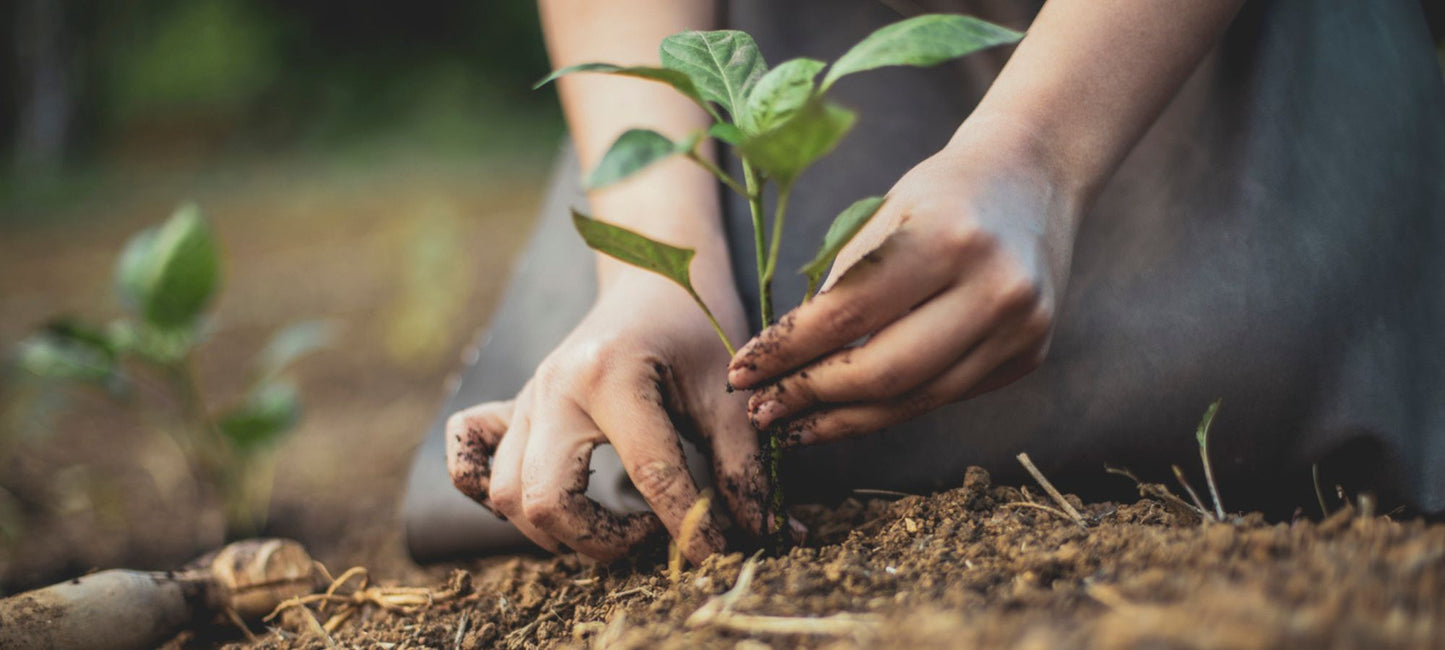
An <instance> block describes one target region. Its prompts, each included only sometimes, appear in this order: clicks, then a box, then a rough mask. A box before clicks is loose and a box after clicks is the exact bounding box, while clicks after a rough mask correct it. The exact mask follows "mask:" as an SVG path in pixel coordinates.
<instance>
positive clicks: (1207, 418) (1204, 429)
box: [1194, 400, 1224, 521]
mask: <svg viewBox="0 0 1445 650" xmlns="http://www.w3.org/2000/svg"><path fill="white" fill-rule="evenodd" d="M1221 402H1223V400H1214V403H1213V404H1210V405H1209V408H1208V409H1206V410H1205V411H1204V418H1203V419H1201V420H1200V421H1199V429H1198V430H1197V431H1196V432H1195V433H1194V437H1195V439H1197V440H1198V441H1199V460H1200V462H1201V463H1203V465H1204V480H1205V482H1207V483H1209V496H1210V498H1212V499H1214V519H1215V520H1216V521H1224V503H1223V502H1222V501H1220V500H1219V485H1218V484H1216V483H1215V482H1214V466H1213V465H1211V464H1210V462H1209V427H1210V426H1211V425H1213V424H1214V416H1215V414H1217V413H1219V404H1220V403H1221Z"/></svg>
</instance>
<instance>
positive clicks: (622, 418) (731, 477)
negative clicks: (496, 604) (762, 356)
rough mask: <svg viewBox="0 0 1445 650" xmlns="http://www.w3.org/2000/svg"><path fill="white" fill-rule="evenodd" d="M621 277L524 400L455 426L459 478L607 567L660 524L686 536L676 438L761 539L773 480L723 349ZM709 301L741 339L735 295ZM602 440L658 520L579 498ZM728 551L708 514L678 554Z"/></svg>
mask: <svg viewBox="0 0 1445 650" xmlns="http://www.w3.org/2000/svg"><path fill="white" fill-rule="evenodd" d="M626 273H628V274H629V277H626V278H622V279H618V280H617V281H614V282H612V283H610V285H609V286H608V287H606V288H604V289H603V290H602V292H601V293H600V294H599V297H598V299H597V302H596V303H595V304H594V306H593V308H592V309H591V311H590V312H588V314H587V315H586V317H585V318H583V320H582V322H581V323H580V324H579V325H578V326H577V327H576V329H574V330H573V331H572V332H571V334H569V335H568V337H567V338H566V339H565V340H564V341H563V342H562V344H561V345H559V346H558V347H557V348H556V349H555V350H554V351H553V352H552V353H551V354H550V355H549V356H548V357H547V359H546V360H545V361H543V362H542V364H541V365H540V366H539V367H538V368H537V371H536V373H535V374H534V375H533V377H532V379H531V380H530V381H529V382H528V383H527V385H526V387H525V388H523V389H522V391H521V393H519V394H518V395H517V397H516V399H514V400H512V401H508V402H493V403H488V404H482V405H479V406H476V407H473V408H471V409H468V410H465V411H461V412H459V413H457V414H456V415H454V416H452V418H451V420H450V421H449V422H448V425H447V432H446V436H447V467H448V471H449V472H450V473H451V476H452V481H453V482H454V483H455V484H456V486H457V487H458V488H459V489H460V490H461V491H462V492H463V493H465V494H467V495H468V496H469V497H471V498H472V499H474V500H476V501H478V502H480V503H482V504H483V505H486V506H487V507H489V508H491V509H492V510H493V511H494V512H496V513H497V514H499V515H501V516H503V517H505V518H507V519H508V520H509V521H511V522H512V523H513V524H515V525H516V526H517V528H518V529H519V530H521V531H522V532H523V533H525V534H526V535H527V536H528V537H529V538H531V539H532V540H533V541H535V542H536V543H537V544H539V545H541V546H542V547H544V548H546V549H548V550H551V551H554V552H560V551H563V550H565V548H571V549H575V550H577V551H579V552H581V553H583V554H586V555H588V556H591V557H594V558H597V559H600V560H604V561H605V560H612V559H616V558H618V557H621V556H622V555H624V554H625V553H626V552H627V551H628V550H629V549H631V548H632V547H634V546H636V545H637V544H638V543H640V542H641V541H643V540H644V539H645V538H647V537H649V536H651V535H652V534H653V533H655V532H657V531H658V528H659V524H660V525H661V526H664V527H666V529H667V531H668V532H669V533H671V534H672V536H673V537H674V538H677V537H678V536H679V534H680V532H681V530H682V528H683V519H684V517H685V515H686V514H687V512H688V510H689V509H690V508H691V507H692V506H693V504H694V503H696V502H697V501H698V498H699V490H698V487H697V485H696V483H695V482H694V480H693V477H692V475H691V474H690V473H689V472H688V469H687V465H686V463H685V461H684V458H683V449H682V446H681V444H680V442H679V440H680V438H679V436H680V435H681V436H682V437H686V438H688V439H689V440H690V441H692V442H694V443H696V444H697V445H698V446H699V447H700V448H703V449H705V450H706V451H708V452H709V454H710V456H711V458H712V462H713V471H714V478H715V480H716V483H717V485H718V489H719V491H720V492H721V493H722V495H723V497H724V499H725V500H726V501H727V503H728V505H729V507H730V509H731V511H732V515H733V518H734V519H735V520H736V521H737V522H739V523H740V524H741V525H742V526H743V528H745V529H747V530H748V531H750V532H752V533H757V532H758V530H759V527H760V526H761V524H762V520H763V516H762V496H761V495H762V494H764V492H765V491H766V484H765V482H764V476H763V473H762V471H761V467H760V465H759V453H758V438H757V434H756V433H755V432H754V431H753V429H752V427H751V426H750V425H749V424H748V421H747V418H746V415H745V412H744V399H745V395H744V394H743V393H729V392H727V390H726V383H725V374H726V371H727V361H728V355H727V351H726V350H725V349H724V348H723V346H722V345H721V344H720V343H719V342H718V339H717V334H716V333H715V332H714V331H713V329H712V327H711V326H710V325H709V324H708V321H707V320H706V318H705V317H704V316H703V315H702V314H701V313H700V312H699V310H698V309H697V306H696V305H694V304H693V303H692V301H691V300H690V299H689V298H688V296H687V294H686V293H684V292H683V291H682V290H681V289H679V288H678V287H676V286H674V285H672V284H670V283H668V281H667V280H665V279H662V278H660V277H657V276H653V275H650V274H646V273H644V272H642V271H635V270H633V271H627V272H626ZM716 293H724V292H721V291H720V292H716ZM709 302H710V303H711V304H712V305H713V309H714V310H715V311H716V312H717V315H718V317H719V320H720V321H721V322H722V323H723V327H725V328H727V329H728V330H729V331H730V332H731V334H732V335H733V336H737V335H738V334H739V333H741V332H745V331H746V329H745V327H744V325H743V316H742V313H743V312H742V307H741V304H740V303H739V300H738V297H737V295H736V294H733V295H732V296H730V297H729V296H719V295H713V296H709ZM601 443H610V444H611V445H612V446H613V447H615V448H616V450H617V453H618V456H619V457H621V459H622V463H623V466H624V468H625V469H626V471H627V474H628V476H629V477H631V479H632V481H633V483H634V484H635V485H636V486H637V489H638V490H639V491H640V492H641V494H642V496H643V497H644V498H645V499H646V500H647V503H648V504H649V505H650V506H651V507H652V511H653V512H652V513H640V514H632V515H620V514H618V513H615V512H612V511H610V510H608V509H606V508H604V507H603V506H602V505H600V504H598V503H597V502H595V501H592V500H591V499H589V498H588V497H586V496H585V495H584V494H583V492H584V491H585V490H586V488H587V481H588V474H589V468H588V465H589V462H590V459H591V454H592V449H593V447H595V446H596V445H598V444H601ZM654 513H655V514H654ZM722 548H723V536H722V533H721V530H720V527H719V525H718V522H717V521H716V520H715V518H714V517H713V516H712V514H711V513H709V514H708V515H706V516H704V517H703V520H702V521H701V524H700V525H699V526H698V527H697V529H696V532H695V533H694V534H692V535H691V536H690V538H689V539H688V541H687V544H686V547H685V548H684V549H683V551H684V553H685V554H686V556H687V557H688V558H689V559H691V560H693V561H701V559H702V558H704V557H706V556H707V555H708V554H710V553H713V552H717V551H721V550H722Z"/></svg>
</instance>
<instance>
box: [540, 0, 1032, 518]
mask: <svg viewBox="0 0 1445 650" xmlns="http://www.w3.org/2000/svg"><path fill="white" fill-rule="evenodd" d="M1022 36H1023V34H1020V33H1018V32H1015V31H1012V30H1009V29H1005V28H1003V27H1000V26H998V25H994V24H991V23H988V22H985V21H982V20H979V19H977V18H973V17H970V16H958V15H943V14H927V15H922V16H917V17H914V18H910V19H907V20H903V21H900V22H897V23H894V24H892V25H888V26H886V27H883V28H881V29H879V30H878V31H876V32H874V33H872V34H871V35H869V36H868V37H866V38H864V39H863V40H862V41H860V42H859V43H858V44H857V45H854V46H853V48H852V49H850V50H848V51H847V52H846V53H844V54H843V56H841V57H839V59H838V60H837V61H835V62H834V63H833V64H832V66H831V67H829V66H828V64H827V63H825V62H823V61H818V60H816V59H810V58H798V59H792V60H790V61H786V62H783V63H781V64H779V65H778V66H777V67H775V68H772V69H771V70H770V69H769V68H768V64H767V62H766V61H764V59H763V56H762V53H761V52H760V51H759V50H758V46H757V44H756V43H755V42H754V41H753V38H752V37H751V36H749V35H748V34H747V33H745V32H741V31H737V30H718V31H689V32H682V33H680V34H674V35H672V36H669V37H667V38H666V39H664V40H663V41H662V44H661V47H660V58H661V61H662V67H648V66H618V65H613V64H610V63H583V64H580V65H574V66H570V67H567V68H563V69H561V70H557V71H556V72H553V73H552V74H550V75H548V76H547V77H546V78H545V79H542V80H541V81H540V82H538V83H537V87H541V86H543V85H545V84H547V83H549V82H551V81H553V80H555V79H557V78H559V77H562V76H564V75H568V74H573V73H601V74H614V75H622V76H628V77H634V78H638V79H644V80H648V81H654V82H659V83H663V84H666V85H668V86H670V87H672V88H673V89H674V90H676V91H678V92H679V93H682V95H683V96H685V97H687V98H688V99H691V100H692V101H693V102H694V103H696V104H697V105H698V106H700V107H702V109H703V110H705V111H707V113H708V115H709V116H711V117H712V119H713V121H714V124H712V125H711V126H710V127H709V128H707V129H705V130H702V131H699V132H697V133H693V134H691V135H689V136H688V137H686V138H684V139H682V140H680V141H676V142H674V141H672V140H671V139H669V138H668V137H666V136H664V135H662V134H660V133H657V132H655V131H651V130H647V129H633V130H629V131H627V132H626V133H623V134H622V135H621V136H620V137H618V138H617V140H616V141H615V142H613V144H612V146H611V147H610V148H609V150H608V151H607V153H606V154H605V155H603V157H602V160H601V161H600V162H599V163H598V165H597V168H596V169H594V170H592V171H591V173H590V174H588V177H587V187H588V188H589V189H597V188H601V187H605V186H608V185H611V184H613V183H617V182H620V181H622V180H624V179H626V178H628V177H630V176H631V175H633V174H636V173H638V172H640V171H642V170H644V169H646V168H648V167H649V166H651V165H652V164H654V163H657V162H659V161H662V160H664V159H667V158H670V157H672V156H682V157H684V158H686V159H688V160H691V161H692V162H694V163H696V164H697V165H699V166H701V167H703V168H704V169H706V170H707V171H708V173H710V174H712V175H713V176H715V177H717V179H718V181H719V182H720V183H722V185H724V186H725V187H727V188H728V189H730V190H732V191H734V192H737V193H738V194H739V195H741V196H742V197H744V198H746V199H747V202H748V208H749V212H750V214H751V218H752V227H753V247H754V251H753V252H754V256H755V259H756V262H757V278H758V296H759V305H758V308H759V314H760V316H761V318H760V320H761V322H760V327H761V328H764V329H765V328H767V327H768V326H770V325H772V323H773V293H772V281H773V278H774V275H775V274H776V272H777V264H778V254H779V250H780V247H781V244H782V233H783V224H784V222H785V221H786V217H787V208H788V197H789V195H790V194H791V193H792V190H793V188H794V186H795V184H796V182H797V180H798V178H799V177H800V176H801V175H802V174H803V172H804V171H806V170H807V169H808V168H809V167H810V166H812V165H813V163H815V162H817V161H818V160H819V159H821V158H822V157H823V156H826V155H827V154H829V153H830V152H832V151H833V150H834V149H835V148H836V147H837V146H838V143H839V142H841V141H842V139H843V137H844V136H846V135H847V134H848V132H849V131H850V130H851V129H852V128H853V126H854V125H855V124H856V123H857V120H858V116H857V114H856V113H855V112H854V111H852V110H850V109H848V108H844V107H843V106H840V105H838V104H836V103H834V102H832V101H831V100H829V99H828V97H827V94H828V91H829V89H831V88H832V87H833V84H834V83H836V82H837V81H838V80H839V79H842V78H843V77H845V76H848V75H851V74H856V73H859V72H864V71H867V70H873V69H876V68H881V67H887V66H919V67H922V66H932V65H937V64H940V63H944V62H946V61H950V60H953V59H956V58H959V57H962V56H965V55H968V54H971V53H973V52H977V51H979V50H983V49H986V48H990V47H995V46H998V45H1006V44H1010V43H1014V42H1017V41H1018V40H1019V39H1020V38H1022ZM824 69H827V73H826V74H824V75H823V79H822V81H821V83H818V82H817V81H816V79H817V77H818V75H819V74H820V73H823V71H824ZM709 137H710V138H713V139H715V140H717V141H719V142H722V143H724V144H727V145H730V146H731V148H732V151H733V153H734V154H735V155H737V156H738V158H739V159H740V162H741V169H742V179H741V180H739V179H737V178H735V177H734V176H732V175H731V174H730V173H728V172H726V171H724V170H723V169H722V168H721V167H719V166H718V165H717V164H715V163H713V162H712V161H711V160H708V159H707V158H706V157H705V156H703V155H701V154H699V153H698V144H699V143H700V142H701V141H702V139H704V138H709ZM769 186H772V188H773V190H774V191H773V197H774V205H773V214H772V218H771V223H769V222H768V215H767V214H766V213H765V210H764V203H765V195H766V193H767V189H768V187H769ZM883 202H884V197H868V198H864V199H861V200H859V201H857V202H856V203H854V204H853V205H852V206H850V207H848V209H846V210H844V211H843V212H842V213H841V214H839V215H838V217H837V218H836V219H835V220H834V223H833V225H832V227H830V228H829V229H828V233H827V236H825V237H824V241H823V243H822V246H821V247H820V249H819V251H818V253H817V255H816V256H815V257H814V258H813V259H812V261H810V262H809V263H808V264H807V265H806V266H804V267H803V268H802V269H801V270H800V271H799V272H800V273H801V274H803V275H804V276H805V277H806V278H807V282H808V290H807V293H806V294H805V296H804V300H807V299H808V298H809V297H811V296H812V294H813V293H814V292H815V291H816V290H817V288H818V283H819V281H820V280H821V279H822V277H823V276H824V274H826V273H827V271H828V269H829V267H831V266H832V264H833V260H834V259H835V258H837V256H838V253H839V251H841V250H842V249H843V247H844V246H846V245H847V244H848V242H849V241H850V240H852V238H853V237H854V235H856V234H857V233H858V231H860V230H861V229H862V228H863V226H865V225H866V224H867V223H868V220H869V219H871V218H872V217H873V215H874V214H876V213H877V212H878V210H879V209H880V208H881V207H882V205H883ZM573 221H574V223H575V224H576V226H577V229H578V231H579V232H581V234H582V236H583V239H585V240H586V242H587V245H588V246H590V247H592V248H593V249H594V250H596V251H598V252H600V253H603V254H605V255H610V256H612V257H615V258H617V259H619V260H621V261H623V262H626V263H628V264H633V265H635V266H639V267H642V268H644V269H647V270H650V271H653V272H656V273H658V274H661V275H663V276H664V277H666V278H668V279H669V280H672V281H673V282H675V283H677V284H678V285H680V286H681V287H682V288H683V289H685V290H686V291H687V292H688V294H689V295H690V296H692V298H693V300H694V301H696V302H697V303H698V305H699V307H701V308H702V310H703V312H704V313H705V314H707V316H708V319H709V321H711V322H712V324H713V327H714V329H716V330H717V333H718V337H719V338H720V339H722V341H723V345H724V346H726V347H727V349H728V352H729V353H730V354H731V353H733V352H734V351H735V349H734V347H733V344H732V342H731V341H729V340H728V337H727V334H726V333H725V332H724V331H723V330H722V328H721V327H719V326H718V323H717V321H716V319H714V318H713V316H712V313H711V311H710V310H708V308H707V305H705V304H704V303H703V301H702V299H701V298H700V297H699V296H698V294H697V291H695V290H694V289H693V288H692V284H691V280H690V278H689V277H688V265H689V264H690V262H691V260H692V253H693V251H692V250H689V249H684V248H678V247H675V246H670V245H668V244H664V243H661V242H656V241H652V240H650V239H648V238H647V237H645V236H643V235H641V234H638V233H634V232H631V231H628V230H625V229H622V228H618V227H616V226H611V225H609V224H606V223H604V222H602V221H598V220H595V219H592V218H590V217H587V216H585V215H582V214H580V213H576V212H574V218H573ZM780 436H781V433H780V432H777V431H772V432H769V435H768V444H767V447H768V448H767V450H766V451H765V452H764V458H765V459H766V463H767V465H768V468H767V469H768V477H769V483H770V486H771V487H770V489H771V490H772V491H773V495H772V496H771V497H770V498H769V499H768V501H769V507H770V508H771V509H772V510H773V512H772V517H773V531H774V538H775V539H774V542H775V544H776V545H778V546H781V545H782V544H783V543H784V537H785V536H786V535H785V531H786V530H787V521H786V513H785V512H784V511H783V508H782V507H781V504H782V498H781V492H779V489H780V488H779V486H780V485H781V478H782V477H781V475H780V463H781V458H782V443H781V440H780V439H779V438H780Z"/></svg>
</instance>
